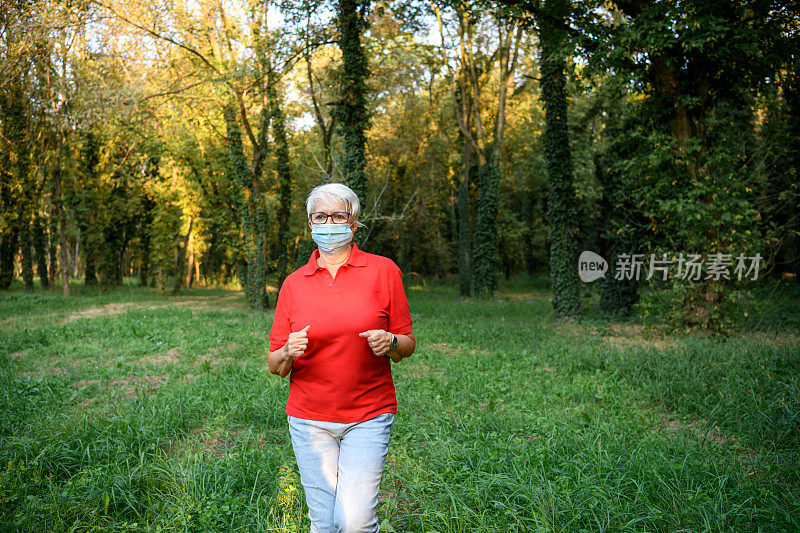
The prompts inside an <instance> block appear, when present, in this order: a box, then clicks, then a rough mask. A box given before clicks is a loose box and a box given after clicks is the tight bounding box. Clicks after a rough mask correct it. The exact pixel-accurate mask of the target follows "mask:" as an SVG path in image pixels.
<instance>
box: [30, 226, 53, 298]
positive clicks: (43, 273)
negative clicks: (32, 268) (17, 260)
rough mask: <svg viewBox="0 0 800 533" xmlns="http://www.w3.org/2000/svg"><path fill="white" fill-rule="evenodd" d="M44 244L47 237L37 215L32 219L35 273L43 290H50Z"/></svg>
mask: <svg viewBox="0 0 800 533" xmlns="http://www.w3.org/2000/svg"><path fill="white" fill-rule="evenodd" d="M46 242H47V236H46V235H45V232H44V224H42V217H41V216H38V215H37V216H36V217H34V219H33V247H34V250H35V251H36V272H37V274H39V283H41V284H42V288H43V289H48V288H50V284H49V283H50V280H49V279H48V272H47V252H46Z"/></svg>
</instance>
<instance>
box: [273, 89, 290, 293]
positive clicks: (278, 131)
mask: <svg viewBox="0 0 800 533" xmlns="http://www.w3.org/2000/svg"><path fill="white" fill-rule="evenodd" d="M269 102H270V112H271V115H272V137H273V139H274V140H275V170H276V173H277V175H278V213H277V219H278V220H277V222H278V264H277V270H278V287H280V286H281V285H282V284H283V280H284V279H285V278H286V275H287V270H288V267H289V262H290V261H291V258H290V257H289V215H290V214H291V209H292V169H291V166H290V165H289V142H288V139H287V137H286V117H285V115H284V114H283V110H282V109H281V106H280V102H279V101H278V91H277V90H276V88H275V84H274V83H270V84H269Z"/></svg>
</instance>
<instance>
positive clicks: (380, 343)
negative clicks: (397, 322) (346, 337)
mask: <svg viewBox="0 0 800 533" xmlns="http://www.w3.org/2000/svg"><path fill="white" fill-rule="evenodd" d="M358 336H359V337H361V338H362V339H367V344H369V347H370V348H371V349H372V353H374V354H375V355H377V356H378V357H383V356H384V355H387V354H388V353H389V348H391V347H392V334H391V333H389V332H388V331H384V330H382V329H371V330H369V331H362V332H361V333H359V334H358Z"/></svg>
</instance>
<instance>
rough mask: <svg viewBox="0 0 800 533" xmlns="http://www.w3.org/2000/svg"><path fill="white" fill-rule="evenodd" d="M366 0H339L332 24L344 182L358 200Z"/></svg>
mask: <svg viewBox="0 0 800 533" xmlns="http://www.w3.org/2000/svg"><path fill="white" fill-rule="evenodd" d="M368 7H369V0H339V3H338V5H337V17H336V25H337V29H338V31H339V47H340V48H341V49H342V61H343V65H342V72H341V102H340V103H339V105H338V106H337V107H336V108H335V110H334V111H335V114H336V119H337V122H338V124H339V129H340V132H341V135H342V140H343V144H344V161H343V163H344V164H343V171H344V179H345V183H346V184H347V185H348V186H349V187H350V188H351V189H353V192H354V193H356V196H358V199H359V200H360V201H361V202H362V204H363V203H364V202H365V201H366V192H367V176H366V155H365V152H366V134H365V131H366V129H367V123H368V120H369V119H368V117H367V101H366V93H367V84H366V79H367V76H369V68H368V65H367V57H366V54H365V53H364V49H363V47H362V46H361V34H362V33H363V32H364V30H365V29H366V27H367V21H366V17H365V11H366V10H367V8H368Z"/></svg>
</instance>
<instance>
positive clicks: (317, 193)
mask: <svg viewBox="0 0 800 533" xmlns="http://www.w3.org/2000/svg"><path fill="white" fill-rule="evenodd" d="M319 203H326V204H329V205H336V204H344V208H345V210H346V211H347V212H348V213H350V216H351V219H352V221H353V222H355V223H356V224H358V225H359V226H363V224H361V223H360V222H359V221H358V215H359V214H361V202H359V201H358V196H356V193H354V192H353V190H352V189H351V188H350V187H348V186H347V185H345V184H343V183H326V184H324V185H318V186H316V187H314V188H313V189H312V190H311V192H310V193H308V198H307V199H306V212H307V213H308V216H309V217H310V216H311V213H312V212H313V211H314V209H315V208H316V207H317V204H319Z"/></svg>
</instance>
